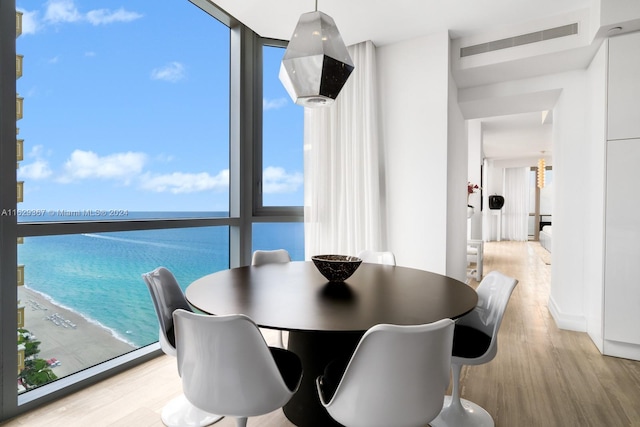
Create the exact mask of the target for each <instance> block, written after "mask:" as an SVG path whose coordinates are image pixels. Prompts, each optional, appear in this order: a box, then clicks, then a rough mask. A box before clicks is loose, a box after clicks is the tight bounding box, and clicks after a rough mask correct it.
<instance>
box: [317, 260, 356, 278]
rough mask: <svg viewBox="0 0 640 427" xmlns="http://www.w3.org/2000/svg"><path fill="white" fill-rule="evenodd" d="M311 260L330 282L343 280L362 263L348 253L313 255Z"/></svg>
mask: <svg viewBox="0 0 640 427" xmlns="http://www.w3.org/2000/svg"><path fill="white" fill-rule="evenodd" d="M311 261H313V263H314V264H315V265H316V268H317V269H318V271H320V273H321V274H322V275H323V276H324V277H326V278H327V280H328V281H330V282H344V281H345V280H347V279H348V278H349V277H351V275H352V274H353V273H354V272H355V271H356V270H357V269H358V267H360V264H361V263H362V260H361V259H360V258H358V257H355V256H350V255H315V256H312V257H311Z"/></svg>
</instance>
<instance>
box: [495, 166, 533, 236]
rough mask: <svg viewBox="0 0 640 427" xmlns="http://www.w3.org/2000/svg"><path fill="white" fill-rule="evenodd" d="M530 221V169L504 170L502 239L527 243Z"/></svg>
mask: <svg viewBox="0 0 640 427" xmlns="http://www.w3.org/2000/svg"><path fill="white" fill-rule="evenodd" d="M528 220H529V168H507V169H505V170H504V206H503V208H502V237H503V238H504V239H505V240H518V241H526V240H527V239H528V238H529V237H528V234H529V233H528Z"/></svg>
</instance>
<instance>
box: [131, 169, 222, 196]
mask: <svg viewBox="0 0 640 427" xmlns="http://www.w3.org/2000/svg"><path fill="white" fill-rule="evenodd" d="M141 178H142V180H141V182H140V188H142V189H144V190H148V191H153V192H156V193H166V192H169V193H173V194H181V193H197V192H200V191H207V190H226V189H228V188H229V170H228V169H225V170H223V171H221V172H220V173H218V174H217V175H216V176H211V175H209V174H208V173H207V172H201V173H183V172H174V173H170V174H164V175H152V174H149V173H146V174H144V175H143V176H142V177H141Z"/></svg>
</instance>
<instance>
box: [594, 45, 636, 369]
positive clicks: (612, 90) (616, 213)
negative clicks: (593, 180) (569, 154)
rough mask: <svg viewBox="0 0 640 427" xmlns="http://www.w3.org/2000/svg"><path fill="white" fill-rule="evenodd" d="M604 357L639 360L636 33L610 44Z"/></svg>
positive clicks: (603, 319) (603, 320)
mask: <svg viewBox="0 0 640 427" xmlns="http://www.w3.org/2000/svg"><path fill="white" fill-rule="evenodd" d="M606 144H607V154H606V199H605V256H604V289H603V297H604V298H603V317H602V322H603V328H602V333H603V338H604V342H603V353H604V354H608V355H611V356H618V357H626V358H629V359H635V360H640V327H638V325H640V195H639V194H638V190H637V188H638V185H639V184H640V33H630V34H624V35H620V36H617V37H613V38H611V39H610V40H609V60H608V78H607V143H606Z"/></svg>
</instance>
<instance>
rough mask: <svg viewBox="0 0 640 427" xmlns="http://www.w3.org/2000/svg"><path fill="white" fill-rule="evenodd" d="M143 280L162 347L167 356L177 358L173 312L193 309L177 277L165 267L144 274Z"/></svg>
mask: <svg viewBox="0 0 640 427" xmlns="http://www.w3.org/2000/svg"><path fill="white" fill-rule="evenodd" d="M142 278H143V279H144V281H145V283H146V284H147V287H148V288H149V293H150V294H151V299H152V300H153V306H154V308H155V310H156V314H157V316H158V323H159V325H160V346H161V347H162V350H163V351H164V352H165V353H166V354H168V355H171V356H175V355H176V350H175V346H176V345H175V334H174V325H173V312H174V311H175V310H178V309H183V310H189V311H191V307H190V306H189V303H188V302H187V299H186V298H185V296H184V293H183V292H182V289H181V288H180V285H178V281H177V280H176V278H175V276H174V275H173V273H171V271H169V270H167V269H166V268H165V267H158V268H156V269H155V270H153V271H150V272H149V273H144V274H143V275H142Z"/></svg>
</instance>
